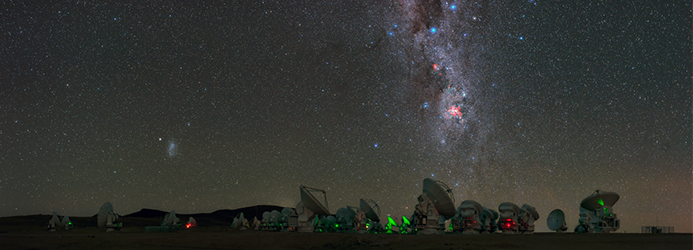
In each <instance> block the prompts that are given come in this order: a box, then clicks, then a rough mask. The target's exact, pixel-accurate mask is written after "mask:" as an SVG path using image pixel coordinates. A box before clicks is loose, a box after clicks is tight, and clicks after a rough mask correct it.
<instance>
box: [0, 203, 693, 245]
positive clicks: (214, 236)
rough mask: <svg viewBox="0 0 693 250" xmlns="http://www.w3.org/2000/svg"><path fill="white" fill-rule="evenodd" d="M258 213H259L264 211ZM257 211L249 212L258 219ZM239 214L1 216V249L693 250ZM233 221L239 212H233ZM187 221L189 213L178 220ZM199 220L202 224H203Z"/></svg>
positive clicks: (653, 240)
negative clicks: (311, 225) (251, 226)
mask: <svg viewBox="0 0 693 250" xmlns="http://www.w3.org/2000/svg"><path fill="white" fill-rule="evenodd" d="M258 211H259V210H258ZM258 211H246V213H247V214H249V215H251V216H249V217H250V218H252V217H253V216H254V214H255V213H256V212H258ZM233 212H237V211H235V210H226V211H221V212H220V211H217V212H214V213H209V214H195V215H193V216H196V217H195V218H196V219H197V221H198V224H199V226H198V227H195V228H191V229H180V230H178V231H174V232H155V233H151V232H150V233H148V232H145V230H144V227H145V226H157V225H159V223H161V220H162V219H163V216H164V214H162V213H165V212H162V211H156V210H146V209H143V210H142V211H140V212H137V213H133V214H130V215H125V216H124V217H123V218H122V222H123V228H122V230H121V231H115V232H109V233H106V232H104V231H103V230H100V229H99V228H98V227H97V226H96V217H75V218H72V217H71V219H72V222H73V224H74V225H75V228H74V229H72V230H69V231H65V230H62V229H58V230H57V231H55V232H48V231H47V230H46V223H47V222H48V220H50V217H51V216H49V215H31V216H15V217H5V218H0V249H100V250H106V249H135V250H137V249H469V250H471V249H487V250H491V249H504V250H508V249H552V250H553V249H580V250H583V249H590V250H596V249H609V250H613V249H693V235H692V234H658V235H655V234H623V233H611V234H573V233H562V234H556V233H535V234H530V235H502V234H494V235H465V234H445V235H395V234H357V233H294V232H266V231H253V230H244V231H241V230H236V229H231V227H230V224H231V222H230V220H229V218H228V217H229V216H230V217H231V218H233V216H232V215H233ZM234 216H235V215H234ZM179 218H180V219H181V221H182V222H186V221H187V219H188V216H186V215H179ZM198 218H199V219H198Z"/></svg>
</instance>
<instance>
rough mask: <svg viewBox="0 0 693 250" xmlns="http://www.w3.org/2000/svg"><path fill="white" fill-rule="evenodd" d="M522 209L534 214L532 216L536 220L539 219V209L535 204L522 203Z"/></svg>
mask: <svg viewBox="0 0 693 250" xmlns="http://www.w3.org/2000/svg"><path fill="white" fill-rule="evenodd" d="M520 209H522V210H525V211H527V213H529V214H530V215H531V216H532V218H534V220H538V219H539V213H538V212H537V209H536V208H534V207H533V206H530V205H527V204H524V205H522V208H520Z"/></svg>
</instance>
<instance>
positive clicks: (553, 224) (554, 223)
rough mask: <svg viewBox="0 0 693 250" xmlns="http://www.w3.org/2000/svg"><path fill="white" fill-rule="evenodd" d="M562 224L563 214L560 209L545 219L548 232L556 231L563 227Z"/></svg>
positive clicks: (563, 220)
mask: <svg viewBox="0 0 693 250" xmlns="http://www.w3.org/2000/svg"><path fill="white" fill-rule="evenodd" d="M564 222H565V214H564V213H563V210H560V209H554V210H553V211H551V213H549V216H548V217H546V225H547V226H548V227H549V230H558V229H559V228H561V227H563V223H564Z"/></svg>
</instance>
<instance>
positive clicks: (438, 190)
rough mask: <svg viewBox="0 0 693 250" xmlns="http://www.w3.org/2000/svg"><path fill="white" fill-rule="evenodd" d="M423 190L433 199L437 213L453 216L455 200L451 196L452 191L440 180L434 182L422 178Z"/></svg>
mask: <svg viewBox="0 0 693 250" xmlns="http://www.w3.org/2000/svg"><path fill="white" fill-rule="evenodd" d="M423 192H424V193H425V194H427V195H428V196H429V198H431V200H433V204H435V206H436V209H437V210H438V213H439V214H442V215H445V216H448V217H452V216H455V212H456V211H455V201H453V198H452V197H451V195H452V191H451V190H450V189H449V188H447V185H445V183H442V182H436V181H434V180H431V179H430V178H426V179H424V180H423Z"/></svg>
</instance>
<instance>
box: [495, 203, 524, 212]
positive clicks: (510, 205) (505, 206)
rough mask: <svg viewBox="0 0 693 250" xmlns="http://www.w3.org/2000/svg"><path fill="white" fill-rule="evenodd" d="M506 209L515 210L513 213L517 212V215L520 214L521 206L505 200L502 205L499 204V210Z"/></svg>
mask: <svg viewBox="0 0 693 250" xmlns="http://www.w3.org/2000/svg"><path fill="white" fill-rule="evenodd" d="M506 210H513V213H515V215H518V214H520V207H518V206H517V205H515V203H512V202H503V203H501V204H500V205H498V211H499V212H501V213H503V211H506Z"/></svg>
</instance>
